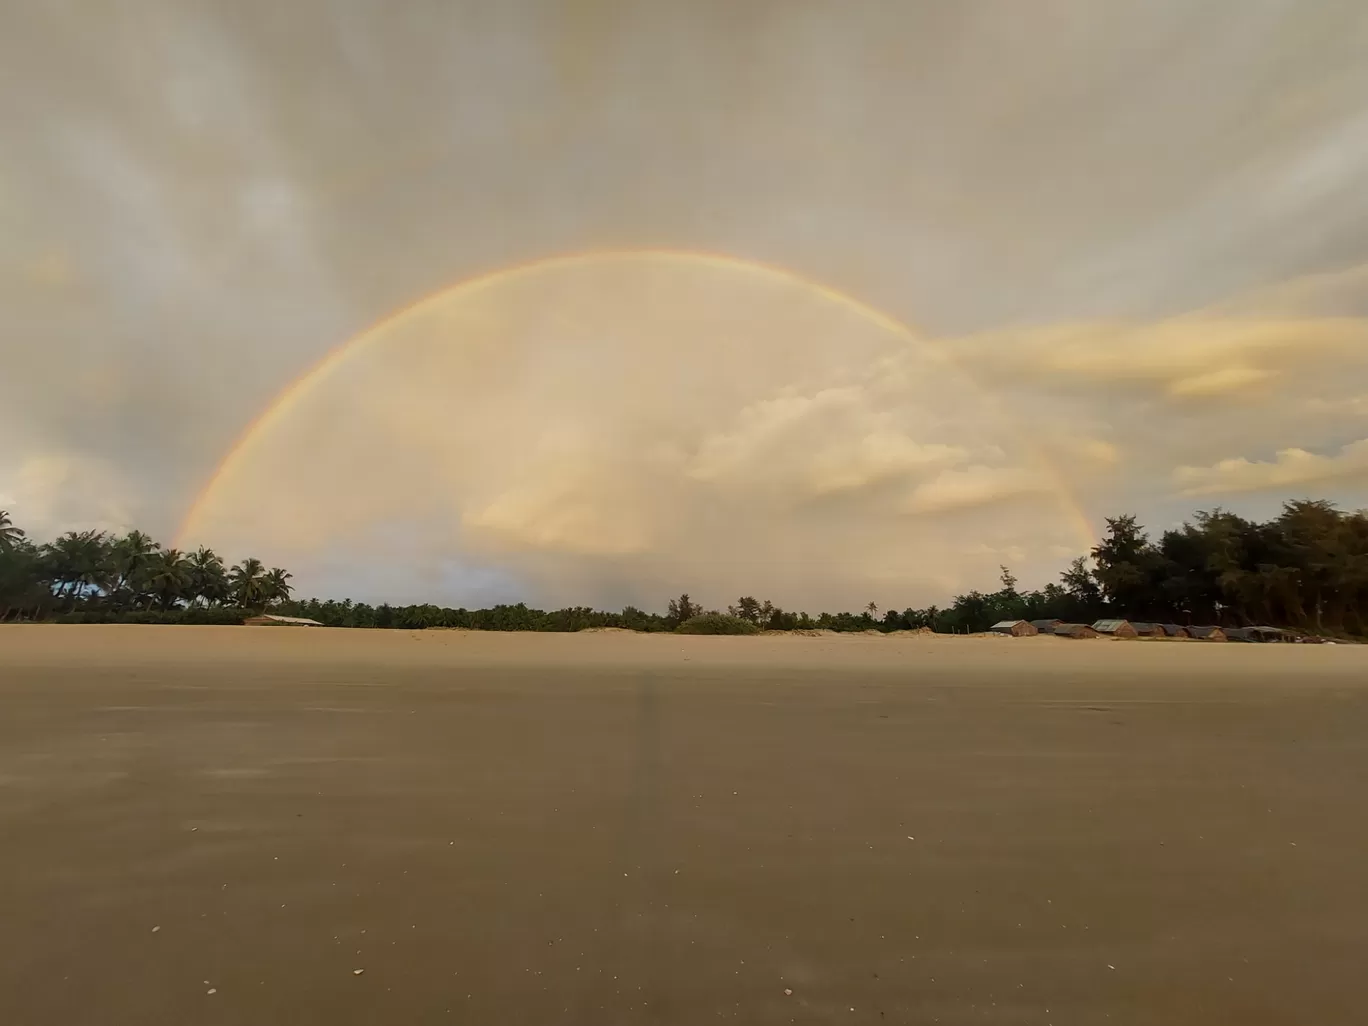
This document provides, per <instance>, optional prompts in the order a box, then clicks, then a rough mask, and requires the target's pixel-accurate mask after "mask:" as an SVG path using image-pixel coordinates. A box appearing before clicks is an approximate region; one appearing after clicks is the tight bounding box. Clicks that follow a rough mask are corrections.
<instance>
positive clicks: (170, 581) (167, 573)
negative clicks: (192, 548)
mask: <svg viewBox="0 0 1368 1026" xmlns="http://www.w3.org/2000/svg"><path fill="white" fill-rule="evenodd" d="M144 573H145V575H146V587H147V591H148V594H149V595H151V597H152V599H153V601H155V602H156V603H157V604H158V605H159V606H161V608H162V609H163V610H169V609H172V608H174V607H175V606H176V605H177V604H178V603H179V602H182V601H186V602H188V601H189V600H190V598H191V594H192V591H191V589H192V586H193V584H194V567H193V566H192V564H191V563H190V560H188V559H186V558H185V556H184V555H183V554H182V553H181V551H180V550H179V549H163V550H162V551H161V552H158V553H156V554H155V555H154V556H153V557H152V559H151V561H150V562H149V563H148V564H147V566H146V568H145V569H144Z"/></svg>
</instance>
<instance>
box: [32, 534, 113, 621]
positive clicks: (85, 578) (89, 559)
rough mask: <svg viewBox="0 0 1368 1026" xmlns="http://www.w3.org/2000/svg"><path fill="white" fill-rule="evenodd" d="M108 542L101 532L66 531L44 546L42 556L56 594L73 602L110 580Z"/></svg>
mask: <svg viewBox="0 0 1368 1026" xmlns="http://www.w3.org/2000/svg"><path fill="white" fill-rule="evenodd" d="M109 551H110V547H109V543H108V541H107V539H106V537H105V533H104V532H103V531H68V532H67V533H66V534H64V535H62V536H61V537H60V538H58V539H57V540H56V541H54V542H52V543H50V544H48V545H46V546H44V551H43V555H44V558H45V560H46V562H47V565H48V568H49V570H50V571H51V574H52V578H53V581H54V582H55V583H58V584H60V585H61V586H62V587H61V589H60V594H62V595H63V596H65V597H66V598H68V599H69V600H70V601H71V605H72V606H73V607H74V606H75V605H76V600H77V599H78V598H80V597H81V596H82V595H84V594H87V593H89V591H90V590H91V589H92V588H103V587H105V586H107V585H108V583H109V579H110V559H109Z"/></svg>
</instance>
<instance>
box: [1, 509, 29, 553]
mask: <svg viewBox="0 0 1368 1026" xmlns="http://www.w3.org/2000/svg"><path fill="white" fill-rule="evenodd" d="M23 540H24V532H23V531H22V530H20V529H19V528H17V527H15V526H14V521H13V520H11V519H10V513H9V510H7V509H0V552H10V551H13V549H14V548H15V547H16V546H17V545H18V544H19V543H20V542H21V541H23Z"/></svg>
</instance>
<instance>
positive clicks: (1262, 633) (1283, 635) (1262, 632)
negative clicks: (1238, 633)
mask: <svg viewBox="0 0 1368 1026" xmlns="http://www.w3.org/2000/svg"><path fill="white" fill-rule="evenodd" d="M1249 632H1250V634H1252V635H1253V640H1254V641H1264V642H1286V641H1291V640H1292V638H1293V637H1295V635H1293V634H1291V633H1290V632H1288V631H1285V630H1283V629H1282V628H1281V627H1250V628H1249Z"/></svg>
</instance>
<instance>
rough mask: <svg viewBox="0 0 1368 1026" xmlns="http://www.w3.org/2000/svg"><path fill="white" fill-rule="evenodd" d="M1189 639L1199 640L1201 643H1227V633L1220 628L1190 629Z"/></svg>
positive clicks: (1188, 630)
mask: <svg viewBox="0 0 1368 1026" xmlns="http://www.w3.org/2000/svg"><path fill="white" fill-rule="evenodd" d="M1187 632H1188V637H1190V638H1197V639H1198V640H1200V641H1225V640H1226V632H1225V631H1224V630H1222V629H1221V628H1220V627H1189V628H1188V629H1187Z"/></svg>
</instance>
